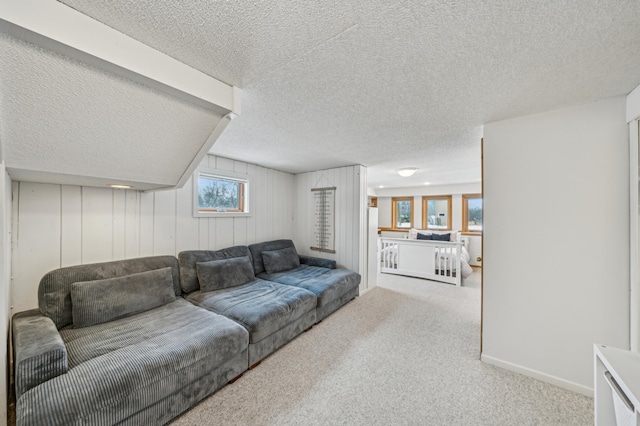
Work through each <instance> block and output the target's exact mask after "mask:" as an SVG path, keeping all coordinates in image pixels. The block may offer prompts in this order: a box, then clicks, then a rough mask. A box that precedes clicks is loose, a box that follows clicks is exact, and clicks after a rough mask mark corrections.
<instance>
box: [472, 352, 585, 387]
mask: <svg viewBox="0 0 640 426" xmlns="http://www.w3.org/2000/svg"><path fill="white" fill-rule="evenodd" d="M480 361H482V362H484V363H485V364H489V365H493V366H496V367H500V368H504V369H505V370H509V371H513V372H514V373H518V374H522V375H524V376H527V377H532V378H534V379H537V380H540V381H542V382H545V383H550V384H552V385H555V386H558V387H561V388H564V389H568V390H570V391H572V392H577V393H579V394H581V395H585V396H588V397H591V398H593V388H588V387H586V386H583V385H581V384H578V383H575V382H572V381H569V380H565V379H561V378H559V377H556V376H552V375H551V374H547V373H543V372H541V371H537V370H533V369H531V368H527V367H523V366H521V365H517V364H513V363H511V362H508V361H503V360H501V359H498V358H494V357H492V356H488V355H485V354H482V355H480Z"/></svg>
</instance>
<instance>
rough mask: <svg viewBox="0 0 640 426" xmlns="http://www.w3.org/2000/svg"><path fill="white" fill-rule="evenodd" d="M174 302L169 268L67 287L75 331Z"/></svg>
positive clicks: (84, 282) (77, 283) (171, 276)
mask: <svg viewBox="0 0 640 426" xmlns="http://www.w3.org/2000/svg"><path fill="white" fill-rule="evenodd" d="M174 300H176V294H175V291H174V289H173V274H172V273H171V268H169V267H167V268H161V269H154V270H152V271H146V272H139V273H137V274H131V275H125V276H122V277H116V278H107V279H103V280H94V281H79V282H75V283H73V284H71V312H72V315H73V325H74V326H75V327H76V328H80V327H89V326H91V325H96V324H102V323H105V322H109V321H114V320H117V319H120V318H124V317H128V316H131V315H135V314H139V313H141V312H145V311H148V310H151V309H154V308H157V307H159V306H162V305H166V304H167V303H170V302H173V301H174Z"/></svg>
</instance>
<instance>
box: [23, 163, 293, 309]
mask: <svg viewBox="0 0 640 426" xmlns="http://www.w3.org/2000/svg"><path fill="white" fill-rule="evenodd" d="M200 166H201V167H209V168H216V169H219V170H228V171H234V172H236V173H242V174H247V175H249V176H250V177H251V188H250V191H251V193H252V194H251V203H252V204H251V207H250V208H251V212H252V214H251V216H249V217H237V218H194V217H193V215H192V208H193V202H192V198H193V186H192V185H193V178H192V179H190V180H189V182H187V184H186V185H185V186H184V187H183V188H181V189H178V190H167V191H158V192H140V191H135V190H118V189H110V188H92V187H79V186H67V185H50V184H39V183H29V182H14V183H13V217H14V220H13V256H12V272H13V277H14V279H13V305H14V310H13V311H14V312H19V311H22V310H25V309H31V308H34V307H37V289H38V284H39V282H40V279H41V278H42V276H43V275H44V274H45V273H47V272H48V271H50V270H52V269H56V268H60V267H64V266H70V265H77V264H86V263H93V262H105V261H110V260H119V259H125V258H132V257H139V256H152V255H163V254H169V255H176V254H177V253H179V252H180V251H182V250H190V249H219V248H224V247H229V246H233V245H238V244H251V243H254V242H260V241H266V240H271V239H276V238H293V235H294V229H293V228H294V227H293V214H294V197H295V193H294V192H295V178H294V176H293V175H291V174H289V173H283V172H280V171H277V170H272V169H267V168H264V167H260V166H256V165H253V164H248V163H244V162H241V161H234V160H229V159H227V158H222V157H215V156H212V155H209V156H207V158H205V159H204V160H203V162H202V163H201V164H200Z"/></svg>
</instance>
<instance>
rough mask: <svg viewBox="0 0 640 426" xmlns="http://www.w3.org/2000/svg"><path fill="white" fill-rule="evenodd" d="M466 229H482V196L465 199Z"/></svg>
mask: <svg viewBox="0 0 640 426" xmlns="http://www.w3.org/2000/svg"><path fill="white" fill-rule="evenodd" d="M467 219H468V223H467V229H468V230H469V231H472V232H473V231H482V198H469V199H467Z"/></svg>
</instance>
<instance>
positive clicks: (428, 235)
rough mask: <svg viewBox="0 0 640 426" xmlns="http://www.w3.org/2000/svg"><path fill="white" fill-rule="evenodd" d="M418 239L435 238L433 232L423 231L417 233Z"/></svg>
mask: <svg viewBox="0 0 640 426" xmlns="http://www.w3.org/2000/svg"><path fill="white" fill-rule="evenodd" d="M416 239H417V240H433V239H434V238H433V234H423V233H422V232H418V234H417V235H416Z"/></svg>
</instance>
